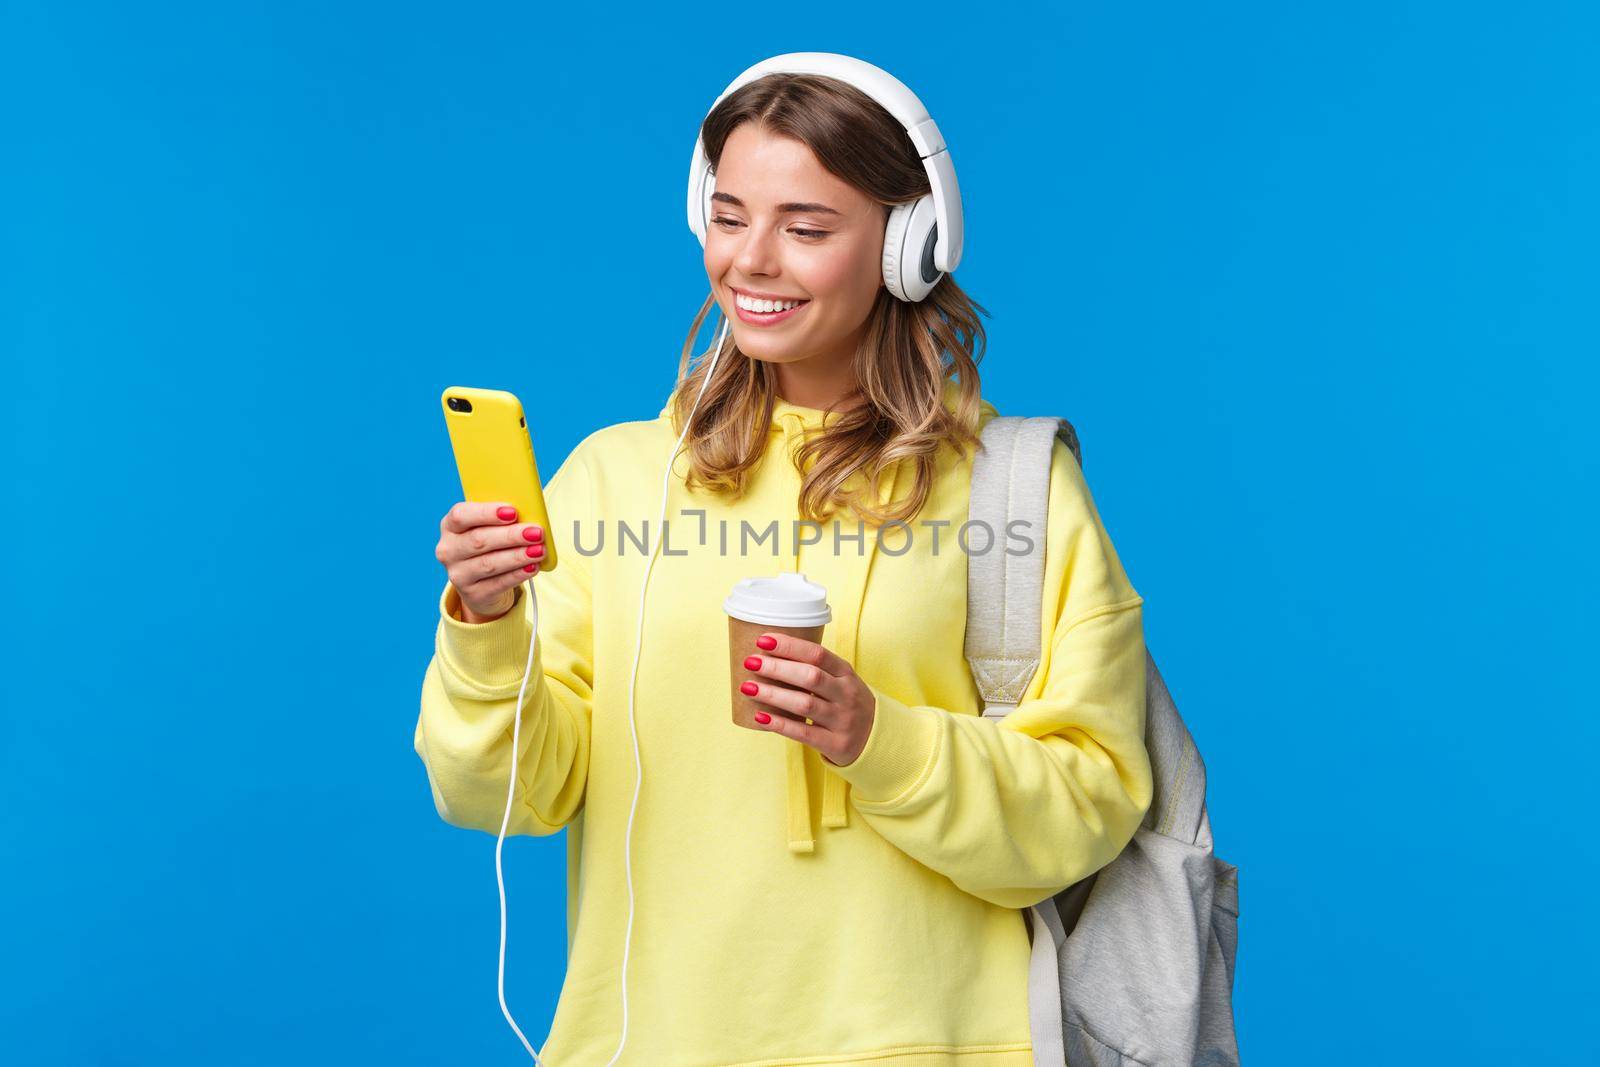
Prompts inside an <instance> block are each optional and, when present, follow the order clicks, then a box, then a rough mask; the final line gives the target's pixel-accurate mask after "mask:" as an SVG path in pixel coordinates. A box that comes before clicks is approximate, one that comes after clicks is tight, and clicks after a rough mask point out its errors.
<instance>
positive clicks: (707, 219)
mask: <svg viewBox="0 0 1600 1067" xmlns="http://www.w3.org/2000/svg"><path fill="white" fill-rule="evenodd" d="M716 191H717V178H716V175H714V174H712V173H711V164H709V163H707V164H706V169H705V171H704V172H703V173H701V175H700V228H699V229H698V230H696V231H695V236H696V237H699V238H700V247H701V248H704V247H705V246H706V231H708V230H710V229H711V194H712V193H714V192H716Z"/></svg>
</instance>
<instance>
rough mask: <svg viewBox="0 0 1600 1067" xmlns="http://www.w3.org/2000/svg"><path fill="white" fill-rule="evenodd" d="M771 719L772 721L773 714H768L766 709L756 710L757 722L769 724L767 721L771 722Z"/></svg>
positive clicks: (763, 724)
mask: <svg viewBox="0 0 1600 1067" xmlns="http://www.w3.org/2000/svg"><path fill="white" fill-rule="evenodd" d="M771 721H772V716H771V715H768V714H767V713H766V712H764V711H758V712H756V722H758V723H760V724H761V725H762V726H765V725H767V723H769V722H771Z"/></svg>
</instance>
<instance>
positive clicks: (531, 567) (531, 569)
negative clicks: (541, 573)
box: [522, 563, 538, 574]
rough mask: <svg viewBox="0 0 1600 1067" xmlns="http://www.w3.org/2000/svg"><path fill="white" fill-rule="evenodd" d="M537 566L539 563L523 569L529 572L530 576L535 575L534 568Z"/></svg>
mask: <svg viewBox="0 0 1600 1067" xmlns="http://www.w3.org/2000/svg"><path fill="white" fill-rule="evenodd" d="M537 566H538V564H537V563H530V564H528V565H527V566H526V567H524V568H522V569H523V570H525V571H527V572H528V573H529V574H532V573H533V568H535V567H537Z"/></svg>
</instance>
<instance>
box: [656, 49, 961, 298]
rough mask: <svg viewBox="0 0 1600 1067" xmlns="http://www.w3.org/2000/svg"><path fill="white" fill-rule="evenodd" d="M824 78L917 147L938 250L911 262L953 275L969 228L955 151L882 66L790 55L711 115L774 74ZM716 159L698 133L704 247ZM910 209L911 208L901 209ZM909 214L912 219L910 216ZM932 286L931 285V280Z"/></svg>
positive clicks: (694, 211)
mask: <svg viewBox="0 0 1600 1067" xmlns="http://www.w3.org/2000/svg"><path fill="white" fill-rule="evenodd" d="M776 73H783V74H819V75H822V76H825V77H829V78H837V79H838V80H840V81H842V82H846V83H848V84H850V85H853V86H855V87H856V88H857V89H860V90H861V91H862V92H864V93H866V94H867V95H868V96H870V97H872V99H874V100H876V101H877V102H878V103H879V104H882V105H883V107H884V110H886V111H888V112H889V114H891V115H893V116H894V117H895V119H896V120H897V121H898V122H899V123H900V125H901V126H903V127H904V128H905V131H906V134H907V136H909V137H910V138H911V143H912V145H914V146H915V147H916V150H917V155H918V156H920V157H921V159H922V165H923V167H924V168H925V169H926V170H927V172H928V184H929V185H930V186H931V187H932V198H931V199H932V219H931V222H932V223H933V224H934V225H935V226H936V228H937V229H936V234H935V235H932V236H934V246H933V248H932V250H931V251H932V255H931V257H922V256H919V255H918V253H919V252H921V251H922V250H921V249H916V248H908V249H906V250H905V251H906V252H907V253H909V257H908V258H931V261H932V262H931V263H925V264H923V266H924V268H928V267H931V268H933V269H936V270H938V271H940V272H943V273H946V274H948V273H949V272H951V271H953V270H955V269H956V266H957V264H959V263H960V262H961V249H962V244H963V236H964V227H963V224H962V213H961V187H960V186H959V185H958V184H957V183H956V169H955V164H954V163H953V162H951V159H950V150H949V149H948V148H946V147H945V143H944V135H943V134H942V133H940V132H939V127H938V125H937V124H936V123H935V122H934V121H933V119H932V118H931V117H929V115H928V109H927V108H925V107H923V106H922V101H921V100H918V99H917V95H916V94H915V93H913V92H912V91H911V90H910V89H909V88H907V87H906V85H905V84H904V83H903V82H901V81H900V80H899V79H898V78H896V77H895V76H894V75H892V74H890V73H889V72H888V71H886V70H883V69H882V68H880V67H875V66H873V65H872V64H871V63H867V62H865V61H864V60H860V59H856V58H855V57H853V56H846V55H840V54H838V53H836V52H789V53H786V54H784V55H780V56H773V57H772V58H771V59H764V60H762V61H761V62H760V63H757V64H756V65H755V66H753V67H750V68H749V69H748V70H746V71H745V72H744V73H742V74H740V75H739V76H738V77H737V78H735V79H734V80H733V81H732V82H731V83H730V84H729V85H728V87H727V88H726V89H724V90H723V91H722V92H721V93H720V94H718V96H717V99H716V100H715V101H714V102H713V103H712V105H711V107H710V108H708V109H707V110H706V114H708V115H709V114H710V113H711V112H712V111H714V110H716V107H717V104H720V103H721V102H722V100H723V98H724V97H726V96H727V95H728V94H729V93H731V92H733V91H734V90H735V89H737V88H739V87H740V86H741V85H745V84H747V83H748V82H752V81H755V80H756V79H758V78H763V77H765V76H766V75H768V74H776ZM710 165H711V164H710V160H708V159H707V158H706V154H705V145H704V144H703V143H702V142H701V140H700V134H699V132H698V131H697V132H696V133H695V138H694V158H693V159H692V160H691V162H690V165H689V199H688V214H689V229H690V230H692V231H693V232H694V234H695V236H696V237H698V238H699V239H700V243H701V244H702V245H703V244H704V243H705V239H706V208H705V203H706V197H707V196H708V195H709V194H710V189H709V187H708V184H707V183H708V182H709V180H710V178H709V173H710ZM901 206H902V207H906V208H910V207H911V205H901ZM903 214H906V215H909V214H910V213H909V211H908V212H905V213H903ZM929 286H930V287H931V281H929Z"/></svg>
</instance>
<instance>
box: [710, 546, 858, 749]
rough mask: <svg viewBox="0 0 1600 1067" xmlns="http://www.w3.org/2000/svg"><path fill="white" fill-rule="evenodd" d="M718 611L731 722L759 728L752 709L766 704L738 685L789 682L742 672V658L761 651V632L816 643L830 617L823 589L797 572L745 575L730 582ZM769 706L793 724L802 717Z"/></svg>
mask: <svg viewBox="0 0 1600 1067" xmlns="http://www.w3.org/2000/svg"><path fill="white" fill-rule="evenodd" d="M722 610H723V611H725V612H727V614H728V674H729V678H730V684H729V689H730V690H731V692H732V694H733V721H734V722H735V723H736V724H737V725H739V726H745V727H749V728H750V729H752V730H759V729H760V728H761V727H760V724H758V723H757V722H756V720H755V713H756V712H757V711H765V710H766V708H764V707H762V706H760V705H759V703H758V702H757V701H755V700H754V699H753V698H751V697H747V696H745V695H744V694H743V693H741V692H740V691H739V686H740V685H742V684H744V683H745V682H747V681H755V682H760V683H761V684H762V685H771V686H775V687H778V688H780V689H793V688H794V686H791V685H787V684H786V683H784V682H780V681H778V680H777V679H776V678H769V677H767V676H765V675H758V674H756V673H755V672H753V671H749V670H746V669H745V665H744V661H745V658H746V657H747V656H760V655H763V654H765V652H766V650H765V649H762V648H758V647H756V638H757V637H760V636H761V635H762V634H766V633H779V634H789V635H791V636H793V637H800V638H804V639H805V640H807V641H821V640H822V631H823V628H824V627H826V626H827V624H828V621H829V620H830V619H832V618H833V612H832V609H830V608H829V607H828V591H827V590H826V589H824V588H823V587H822V586H820V585H818V584H817V583H816V582H809V581H807V580H806V576H805V575H804V574H801V573H800V572H798V571H784V572H783V573H781V574H779V575H777V576H776V577H773V578H745V579H743V580H742V581H740V582H738V583H736V584H735V585H734V587H733V592H731V593H729V594H728V598H727V599H726V600H724V601H723V602H722ZM769 706H770V705H769ZM774 710H776V711H777V712H778V714H782V715H788V716H789V717H790V718H791V719H794V720H795V721H796V722H804V721H805V720H804V719H803V718H802V717H800V716H797V715H793V714H791V713H789V712H785V711H782V710H781V709H774Z"/></svg>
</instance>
